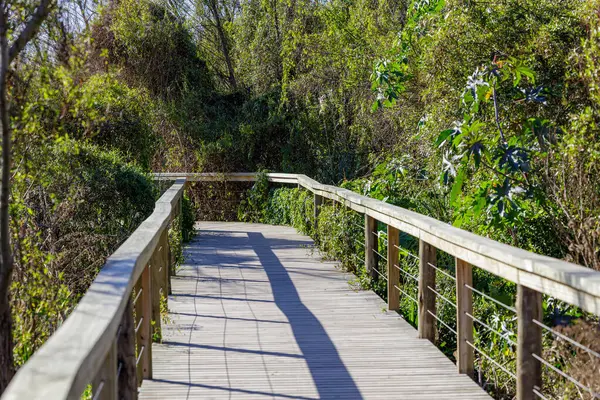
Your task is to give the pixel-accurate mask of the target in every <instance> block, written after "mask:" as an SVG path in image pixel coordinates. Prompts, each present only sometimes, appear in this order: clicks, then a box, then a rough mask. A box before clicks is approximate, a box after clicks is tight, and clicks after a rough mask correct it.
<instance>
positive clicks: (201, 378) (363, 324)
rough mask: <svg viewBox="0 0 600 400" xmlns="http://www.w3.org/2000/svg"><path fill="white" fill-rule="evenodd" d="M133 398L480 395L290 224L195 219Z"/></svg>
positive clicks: (414, 333) (437, 396)
mask: <svg viewBox="0 0 600 400" xmlns="http://www.w3.org/2000/svg"><path fill="white" fill-rule="evenodd" d="M199 229H200V233H199V235H198V236H197V237H196V238H195V239H194V240H193V241H192V242H191V243H190V244H189V245H188V246H187V247H186V249H185V255H186V263H185V265H184V266H183V267H182V268H181V270H180V271H179V272H178V274H177V277H174V278H173V280H172V288H173V295H172V296H171V297H170V298H169V308H170V318H171V320H172V321H171V322H170V323H169V324H167V325H163V328H164V331H163V336H164V342H163V343H162V344H155V345H154V346H153V350H152V351H153V370H154V375H153V379H152V380H144V382H143V385H142V387H141V392H140V396H141V399H188V398H189V399H191V398H194V399H263V398H264V399H301V400H305V399H306V400H308V399H407V400H408V399H432V400H433V399H435V400H440V399H489V397H488V396H487V394H485V393H484V392H483V391H482V390H481V389H480V388H479V387H478V386H477V385H476V384H475V383H474V382H473V381H471V380H470V379H469V378H468V377H466V376H461V375H458V374H457V373H456V367H455V365H454V364H453V363H452V362H451V361H450V360H448V359H447V358H446V357H445V356H444V355H443V354H442V353H441V352H440V351H439V350H438V349H437V348H436V347H434V346H433V345H432V344H431V343H429V342H428V341H426V340H421V339H417V338H416V336H417V333H416V330H415V329H414V328H413V327H411V326H410V325H409V324H408V323H406V322H405V321H404V320H403V319H402V318H400V317H399V316H398V315H397V314H396V313H392V312H387V311H385V308H386V305H385V303H384V302H383V301H382V300H381V299H380V298H379V297H377V296H376V295H375V294H374V293H373V292H366V291H360V292H356V291H353V290H352V288H351V286H350V285H349V284H348V281H349V280H350V279H352V276H351V275H349V274H344V273H342V272H340V271H339V270H337V269H336V267H335V263H332V262H322V261H321V260H320V258H319V257H318V254H317V253H316V252H313V251H312V250H311V245H312V241H311V240H310V238H307V237H305V236H302V235H299V234H297V233H296V231H295V230H294V229H292V228H289V227H280V226H269V225H260V224H242V223H216V222H212V223H200V224H199Z"/></svg>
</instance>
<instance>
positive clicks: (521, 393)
mask: <svg viewBox="0 0 600 400" xmlns="http://www.w3.org/2000/svg"><path fill="white" fill-rule="evenodd" d="M534 319H535V320H537V321H542V294H541V293H539V292H536V291H535V290H531V289H529V288H526V287H525V286H522V285H519V286H517V400H533V399H536V398H537V396H536V395H535V394H534V393H533V389H534V388H538V390H539V388H541V386H542V366H541V363H540V362H539V361H538V360H536V359H535V358H534V357H533V354H537V355H538V356H541V354H542V328H541V327H540V326H539V325H537V324H535V323H534V322H533V320H534Z"/></svg>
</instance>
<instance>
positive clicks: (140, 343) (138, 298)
mask: <svg viewBox="0 0 600 400" xmlns="http://www.w3.org/2000/svg"><path fill="white" fill-rule="evenodd" d="M143 291H144V288H143V287H142V279H141V278H140V279H138V282H137V283H136V284H135V289H134V291H133V294H134V298H133V309H134V311H135V312H134V315H135V318H134V319H133V321H134V325H133V326H134V332H135V376H136V382H137V384H138V386H141V385H142V381H143V380H144V371H143V363H142V361H141V359H142V358H141V357H140V354H141V353H143V352H144V349H143V347H144V339H143V337H142V332H143V330H142V329H143V328H142V325H143V323H144V305H143V300H142V292H143ZM146 318H147V317H146Z"/></svg>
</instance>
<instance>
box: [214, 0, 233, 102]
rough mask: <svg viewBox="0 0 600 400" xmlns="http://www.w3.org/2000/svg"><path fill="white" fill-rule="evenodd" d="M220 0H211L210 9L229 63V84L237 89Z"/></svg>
mask: <svg viewBox="0 0 600 400" xmlns="http://www.w3.org/2000/svg"><path fill="white" fill-rule="evenodd" d="M217 1H218V0H210V11H211V12H212V14H213V17H214V19H215V25H216V27H217V34H218V35H219V41H220V42H221V50H222V51H223V57H224V58H225V64H227V73H228V74H229V77H228V79H229V84H230V85H231V88H232V89H233V90H236V89H237V82H236V80H235V73H234V71H233V63H232V62H231V56H230V54H229V43H228V42H227V37H226V36H225V31H224V30H223V24H222V22H221V16H220V15H219V8H218V5H217Z"/></svg>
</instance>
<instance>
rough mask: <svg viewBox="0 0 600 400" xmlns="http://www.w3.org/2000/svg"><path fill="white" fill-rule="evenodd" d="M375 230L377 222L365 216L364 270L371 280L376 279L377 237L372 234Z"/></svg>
mask: <svg viewBox="0 0 600 400" xmlns="http://www.w3.org/2000/svg"><path fill="white" fill-rule="evenodd" d="M376 230H377V221H376V220H374V219H373V218H371V217H370V216H368V215H365V269H366V270H367V273H368V274H369V275H370V276H371V278H373V279H375V278H377V272H376V271H375V269H376V268H377V259H378V256H377V254H375V251H374V250H375V249H376V248H377V237H376V236H375V235H374V234H373V232H375V231H376Z"/></svg>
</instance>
